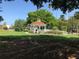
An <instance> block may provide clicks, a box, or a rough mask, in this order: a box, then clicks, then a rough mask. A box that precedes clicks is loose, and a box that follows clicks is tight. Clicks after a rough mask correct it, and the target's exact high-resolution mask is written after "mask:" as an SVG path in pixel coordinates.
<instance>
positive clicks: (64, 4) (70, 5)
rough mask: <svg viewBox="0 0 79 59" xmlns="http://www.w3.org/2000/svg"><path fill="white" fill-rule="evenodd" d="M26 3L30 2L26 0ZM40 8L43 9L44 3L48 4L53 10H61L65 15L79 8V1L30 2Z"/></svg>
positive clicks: (32, 0) (51, 0) (50, 0)
mask: <svg viewBox="0 0 79 59" xmlns="http://www.w3.org/2000/svg"><path fill="white" fill-rule="evenodd" d="M25 1H26V2H27V1H28V0H25ZM30 1H31V2H32V3H33V4H34V5H36V6H37V7H38V8H40V7H43V6H44V3H48V4H49V6H50V7H51V8H53V9H60V10H61V11H63V13H65V12H66V11H68V12H70V11H72V10H74V9H78V8H79V0H73V1H72V0H30Z"/></svg>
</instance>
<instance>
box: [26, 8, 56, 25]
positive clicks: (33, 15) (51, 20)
mask: <svg viewBox="0 0 79 59" xmlns="http://www.w3.org/2000/svg"><path fill="white" fill-rule="evenodd" d="M38 19H40V20H41V21H42V22H44V23H46V24H49V25H51V26H56V25H57V20H56V18H55V17H54V16H52V14H51V13H50V12H48V11H47V10H42V9H40V10H37V11H35V12H30V13H29V14H28V18H27V24H31V23H32V22H35V21H37V20H38Z"/></svg>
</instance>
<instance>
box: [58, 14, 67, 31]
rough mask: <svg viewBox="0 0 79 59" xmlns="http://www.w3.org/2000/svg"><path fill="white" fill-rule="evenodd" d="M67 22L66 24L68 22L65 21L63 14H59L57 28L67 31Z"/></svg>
mask: <svg viewBox="0 0 79 59" xmlns="http://www.w3.org/2000/svg"><path fill="white" fill-rule="evenodd" d="M67 24H68V22H67V20H65V17H64V15H60V18H59V25H58V27H59V29H60V30H65V31H67Z"/></svg>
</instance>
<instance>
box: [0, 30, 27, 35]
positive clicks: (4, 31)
mask: <svg viewBox="0 0 79 59" xmlns="http://www.w3.org/2000/svg"><path fill="white" fill-rule="evenodd" d="M18 35H26V33H25V32H16V31H10V30H0V36H18Z"/></svg>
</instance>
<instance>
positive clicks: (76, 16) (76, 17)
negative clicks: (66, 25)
mask: <svg viewBox="0 0 79 59" xmlns="http://www.w3.org/2000/svg"><path fill="white" fill-rule="evenodd" d="M74 18H75V19H77V20H78V19H79V11H78V12H75V14H74Z"/></svg>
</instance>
